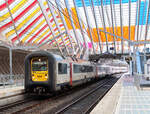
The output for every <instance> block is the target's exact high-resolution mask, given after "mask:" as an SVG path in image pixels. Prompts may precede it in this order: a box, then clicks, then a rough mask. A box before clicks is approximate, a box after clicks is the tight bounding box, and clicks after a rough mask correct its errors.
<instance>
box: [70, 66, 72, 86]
mask: <svg viewBox="0 0 150 114" xmlns="http://www.w3.org/2000/svg"><path fill="white" fill-rule="evenodd" d="M70 85H71V86H72V63H70Z"/></svg>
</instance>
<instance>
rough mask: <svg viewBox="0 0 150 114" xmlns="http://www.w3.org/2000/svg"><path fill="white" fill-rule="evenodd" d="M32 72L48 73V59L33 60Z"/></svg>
mask: <svg viewBox="0 0 150 114" xmlns="http://www.w3.org/2000/svg"><path fill="white" fill-rule="evenodd" d="M32 71H47V59H46V58H35V59H33V60H32Z"/></svg>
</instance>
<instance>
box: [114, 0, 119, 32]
mask: <svg viewBox="0 0 150 114" xmlns="http://www.w3.org/2000/svg"><path fill="white" fill-rule="evenodd" d="M113 9H114V21H115V29H116V35H118V30H117V23H116V10H115V5H114V0H113Z"/></svg>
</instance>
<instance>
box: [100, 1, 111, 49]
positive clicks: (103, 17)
mask: <svg viewBox="0 0 150 114" xmlns="http://www.w3.org/2000/svg"><path fill="white" fill-rule="evenodd" d="M97 3H98V6H100V5H99V0H97ZM101 9H102V19H103V21H102V22H103V26H104V31H105V32H104V33H105V37H106V46H107V47H106V49H107V52H109V50H108V38H107V34H106V32H107V31H106V24H105V16H104V8H103V0H101ZM99 13H100V8H99Z"/></svg>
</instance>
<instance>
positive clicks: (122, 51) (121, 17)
mask: <svg viewBox="0 0 150 114" xmlns="http://www.w3.org/2000/svg"><path fill="white" fill-rule="evenodd" d="M119 1H120V27H121V37H123V27H122V0H119ZM121 46H122V53H123V47H124V46H123V40H121Z"/></svg>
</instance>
